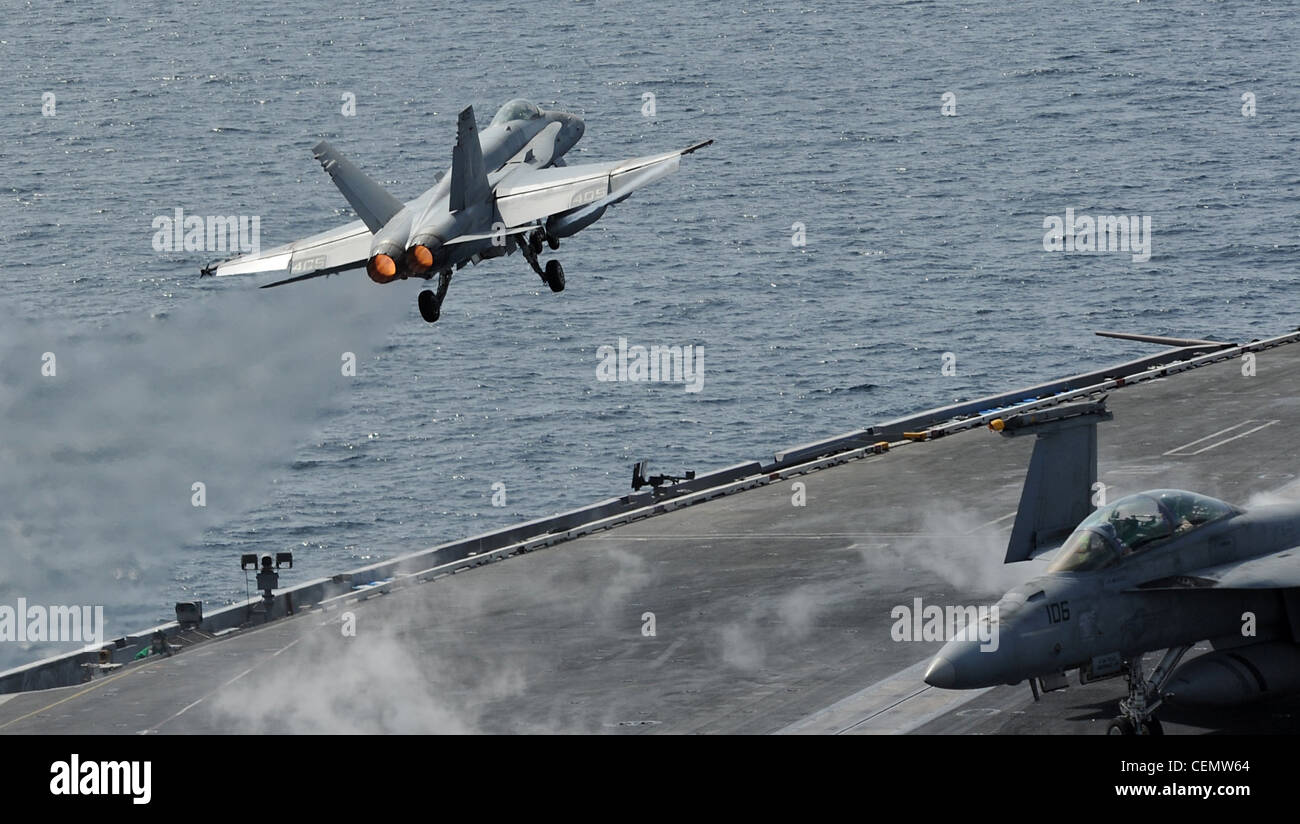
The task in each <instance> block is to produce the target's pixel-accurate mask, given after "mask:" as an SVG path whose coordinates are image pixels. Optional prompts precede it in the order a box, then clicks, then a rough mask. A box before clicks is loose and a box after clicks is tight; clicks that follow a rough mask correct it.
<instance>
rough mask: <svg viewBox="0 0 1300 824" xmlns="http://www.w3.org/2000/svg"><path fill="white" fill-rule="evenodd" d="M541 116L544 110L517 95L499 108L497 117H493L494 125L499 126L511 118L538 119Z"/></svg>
mask: <svg viewBox="0 0 1300 824" xmlns="http://www.w3.org/2000/svg"><path fill="white" fill-rule="evenodd" d="M541 116H542V110H541V109H539V108H537V106H536V105H535V104H533V103H530V102H529V101H527V100H524V99H523V98H522V97H517V98H515V99H514V100H511V101H510V102H508V103H506V104H505V105H504V106H502V107H501V108H500V109H498V110H497V114H496V117H494V118H492V125H493V126H499V125H501V124H502V123H509V122H510V121H511V120H536V119H537V118H539V117H541Z"/></svg>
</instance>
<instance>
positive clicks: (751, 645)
mask: <svg viewBox="0 0 1300 824" xmlns="http://www.w3.org/2000/svg"><path fill="white" fill-rule="evenodd" d="M1297 337H1300V336H1297V335H1295V334H1292V335H1286V336H1281V337H1279V338H1276V339H1272V340H1271V341H1266V342H1265V344H1267V345H1263V346H1258V347H1256V349H1253V350H1250V349H1248V350H1242V349H1237V348H1226V347H1225V348H1219V349H1213V348H1206V349H1198V350H1190V349H1189V350H1188V351H1186V352H1184V353H1183V354H1182V355H1181V356H1180V357H1181V359H1180V360H1167V361H1166V363H1164V364H1157V366H1156V367H1155V368H1154V369H1152V370H1148V371H1142V372H1139V373H1135V374H1134V375H1132V376H1130V377H1129V378H1128V379H1120V380H1109V381H1104V380H1101V379H1098V381H1095V382H1094V383H1093V384H1090V386H1089V388H1088V390H1087V392H1086V393H1084V394H1082V395H1079V396H1080V397H1091V398H1094V399H1095V398H1096V397H1099V396H1101V395H1107V396H1108V400H1107V406H1108V408H1109V410H1110V411H1111V412H1112V413H1113V415H1114V420H1113V421H1110V422H1105V423H1101V424H1099V425H1098V429H1097V433H1098V441H1099V458H1098V471H1099V480H1100V481H1101V482H1102V483H1104V484H1105V485H1106V488H1107V495H1108V496H1109V497H1111V498H1115V497H1118V496H1120V495H1124V494H1127V493H1130V492H1134V491H1138V490H1141V489H1146V488H1151V487H1177V488H1185V489H1191V490H1196V491H1198V492H1202V493H1205V494H1208V495H1212V496H1216V497H1219V498H1222V499H1224V500H1226V501H1230V502H1233V503H1245V502H1247V501H1249V500H1251V499H1258V498H1260V497H1261V496H1287V495H1288V494H1289V493H1290V492H1292V491H1294V490H1296V487H1295V486H1294V485H1293V484H1294V482H1295V481H1296V478H1297V466H1296V461H1295V454H1294V449H1293V445H1294V444H1295V443H1296V442H1297V440H1298V439H1300V421H1298V420H1297V417H1296V415H1295V414H1294V413H1295V411H1296V409H1297V406H1298V405H1300V393H1298V392H1297V386H1300V346H1295V345H1292V343H1293V341H1294V340H1296V339H1297ZM1153 351H1154V350H1153ZM1144 354H1150V352H1144ZM1191 358H1200V359H1202V360H1201V361H1197V362H1195V363H1189V361H1190V359H1191ZM1251 358H1253V363H1251V364H1250V366H1251V367H1252V368H1253V371H1254V374H1253V375H1249V374H1243V373H1245V372H1248V371H1250V370H1248V369H1246V368H1245V366H1246V363H1247V361H1249V360H1250V359H1251ZM1170 364H1173V365H1175V367H1176V368H1173V369H1169V368H1168V366H1169V365H1170ZM1189 365H1194V366H1195V368H1184V367H1187V366H1189ZM1089 366H1090V367H1091V366H1093V365H1089ZM1097 366H1101V365H1097ZM1103 377H1104V376H1103ZM1053 400H1054V398H1051V397H1046V398H1045V397H1038V398H1036V399H1035V400H1034V402H1035V403H1040V404H1041V403H1044V402H1052V401H1053ZM984 412H989V414H981V413H984ZM864 414H865V411H864ZM993 414H996V412H991V411H989V410H978V411H977V412H976V413H971V414H968V415H965V416H961V417H960V418H957V419H955V420H956V421H957V423H958V425H954V426H948V428H944V427H945V426H947V424H945V423H943V422H934V423H931V424H927V425H925V426H922V427H921V428H920V429H918V430H917V431H914V432H910V433H908V434H907V435H905V436H903V437H897V436H895V435H893V434H887V435H885V436H884V438H883V439H884V441H885V442H887V443H888V447H885V446H883V445H876V444H877V442H878V441H880V440H881V439H880V438H879V437H876V436H877V432H876V431H874V430H869V431H868V432H867V433H865V434H863V435H862V436H861V437H859V438H857V439H856V440H851V442H850V443H849V444H848V445H849V446H850V447H851V448H850V449H847V450H842V451H840V452H835V451H834V450H829V451H827V450H818V449H815V448H813V449H808V450H805V452H806V454H807V459H806V460H805V459H804V458H802V457H799V454H802V453H797V451H796V454H795V457H794V458H791V457H790V456H789V455H787V456H786V457H787V460H785V461H784V462H783V463H782V462H780V461H778V463H777V465H774V466H765V467H762V471H761V472H748V473H746V472H738V473H733V475H734V477H730V478H728V479H727V481H726V482H725V483H723V484H720V485H719V486H718V487H717V488H716V489H713V490H710V489H707V488H701V487H707V486H708V485H707V484H697V485H696V486H695V487H692V488H690V490H689V493H687V492H682V493H680V494H676V495H674V494H671V491H670V490H667V489H665V490H664V491H663V492H661V493H660V494H659V495H658V496H657V497H655V498H653V499H648V500H649V501H650V503H649V505H648V506H647V507H645V509H646V510H647V511H646V512H644V513H643V514H645V515H646V516H647V517H636V518H627V517H619V518H616V519H610V522H609V523H599V522H597V523H595V524H594V526H593V525H591V524H587V525H586V526H585V527H584V528H583V529H578V530H577V533H579V534H578V537H572V538H570V537H568V535H567V534H564V535H560V534H552V535H551V536H550V537H549V538H545V536H543V538H545V539H544V540H539V539H538V538H537V536H526V539H525V540H521V541H518V542H516V543H515V544H512V545H510V546H506V547H500V548H492V549H491V550H490V551H486V552H483V553H478V554H475V553H462V554H461V555H460V556H459V557H458V558H455V559H454V561H447V562H445V563H444V562H443V561H442V560H441V559H440V557H435V556H430V557H429V558H428V559H427V560H425V561H423V562H420V561H419V559H416V560H412V561H408V562H405V563H404V564H402V565H399V566H398V567H394V568H393V569H392V570H388V571H385V572H384V574H383V576H382V577H380V578H378V579H377V580H373V581H370V580H366V579H365V576H362V575H357V574H355V573H354V574H353V575H352V576H350V577H349V578H348V579H347V583H348V585H347V586H345V587H343V588H342V589H340V590H338V591H337V592H334V593H333V594H330V593H327V594H326V595H325V596H324V597H316V598H312V597H307V595H306V594H305V593H304V594H303V595H302V596H301V597H299V598H297V599H295V601H294V603H293V604H292V613H293V614H291V615H285V616H283V617H274V618H273V620H265V616H262V617H261V618H258V617H257V616H256V615H253V616H252V618H253V620H252V621H251V622H248V621H242V620H241V621H240V622H239V623H242V624H245V626H243V628H230V629H229V630H228V631H223V630H217V629H215V628H214V627H213V626H208V625H200V626H199V627H198V628H196V629H193V630H190V631H181V629H178V628H176V627H170V628H168V629H166V632H167V634H168V637H169V640H170V643H171V644H172V647H171V649H172V651H173V654H171V655H168V656H157V655H151V656H148V657H146V658H144V659H143V660H139V661H134V660H131V659H132V658H134V655H129V653H134V652H135V650H136V648H137V646H138V643H142V641H139V639H132V641H131V644H129V645H128V644H119V646H120V647H122V650H121V652H120V653H114V654H113V655H112V656H111V658H112V660H113V662H114V665H113V666H112V667H105V668H102V669H100V670H96V671H95V672H96V674H95V677H93V678H91V679H90V680H87V681H85V682H84V683H75V684H70V685H67V686H59V687H56V688H52V689H30V686H31V685H32V683H33V682H32V681H31V678H35V677H36V676H35V675H33V673H37V672H38V671H41V669H40V667H33V668H31V669H30V671H29V672H28V673H27V675H25V676H24V677H26V678H28V680H27V681H26V682H24V683H26V684H27V685H28V687H29V688H28V689H27V691H20V692H13V691H6V692H5V694H0V732H4V733H74V732H75V733H120V734H138V733H150V734H153V733H158V734H174V733H192V732H231V733H235V732H255V731H267V732H315V731H322V732H337V731H341V732H490V733H506V732H629V733H658V732H674V733H688V732H689V733H727V732H735V733H815V734H832V733H853V734H873V733H964V732H973V733H1021V732H1031V733H1044V732H1050V733H1072V734H1079V733H1083V734H1103V733H1104V731H1105V728H1106V724H1107V722H1108V721H1109V720H1110V719H1111V718H1112V717H1113V716H1114V715H1115V702H1116V701H1117V700H1118V699H1119V698H1120V697H1121V696H1122V695H1123V694H1124V689H1125V687H1124V681H1123V679H1122V678H1117V679H1111V680H1107V681H1101V682H1098V683H1094V684H1090V685H1087V686H1081V685H1080V684H1079V683H1078V681H1077V679H1072V681H1071V685H1070V686H1069V687H1068V688H1067V689H1064V690H1059V691H1055V692H1051V693H1046V694H1044V695H1043V696H1042V697H1041V700H1038V701H1035V699H1034V696H1033V695H1031V692H1030V689H1029V687H1028V685H1027V684H1024V683H1022V684H1020V685H1017V686H1003V687H996V688H993V689H982V690H968V691H949V690H942V689H937V688H932V687H928V686H926V684H925V683H924V682H923V681H922V675H923V673H924V670H925V666H926V663H927V662H928V661H929V659H930V658H931V657H932V656H933V655H934V654H935V652H937V650H938V649H939V646H940V644H939V643H937V642H924V641H898V640H895V638H894V637H893V635H892V633H891V627H892V626H893V625H894V618H893V617H891V616H892V614H893V611H894V610H895V608H897V607H900V606H902V607H909V608H910V607H911V606H912V605H913V604H915V603H916V600H915V599H921V600H922V602H924V603H932V604H954V603H955V604H989V603H992V602H993V601H994V600H996V598H997V597H998V596H999V595H1000V594H1001V593H1002V592H1003V591H1004V590H1005V589H1006V588H1007V587H1008V586H1009V585H1012V584H1014V583H1017V582H1019V581H1021V580H1023V579H1025V578H1027V577H1029V575H1030V572H1029V571H1028V570H1027V569H1026V565H1025V564H1012V565H1004V564H1003V563H1002V558H1003V553H1004V551H1005V549H1006V543H1007V537H1008V532H1009V530H1010V527H1011V523H1012V520H1013V517H1014V513H1015V510H1016V507H1017V502H1018V500H1019V495H1020V488H1021V484H1022V482H1023V480H1024V477H1025V472H1026V468H1027V464H1028V460H1029V455H1030V451H1031V448H1032V440H1033V439H1032V438H1021V439H1015V438H1011V439H1008V438H1002V437H998V436H995V435H994V434H993V433H991V432H989V431H988V429H987V428H986V426H984V423H985V419H986V418H988V417H990V415H993ZM880 431H884V430H883V429H882V430H880ZM873 438H875V440H873ZM778 457H780V456H778ZM656 468H657V469H662V470H667V471H672V469H673V468H671V467H656ZM642 494H646V493H642ZM1296 494H1300V492H1297V493H1296ZM688 497H689V498H690V500H687V498H688ZM799 504H802V505H799ZM611 511H618V513H620V514H626V512H625V509H623V510H620V509H619V507H618V506H615V505H611ZM600 514H601V516H602V517H603V516H604V513H600ZM596 520H597V521H600V518H596ZM586 527H590V528H586ZM1027 563H1028V564H1033V563H1038V562H1027ZM317 572H325V571H317ZM390 572H391V574H390ZM313 574H315V573H313ZM334 583H335V584H337V583H338V581H337V579H335V580H334ZM322 586H324V585H322ZM316 591H319V592H326V589H320V588H318V590H316ZM277 603H279V602H277ZM240 608H241V609H245V610H246V613H247V610H248V609H251V607H247V606H243V607H240ZM284 609H285V611H289V607H288V606H285V607H284ZM248 614H251V613H248ZM118 664H121V666H117V665H118ZM76 665H77V666H78V667H80V668H82V669H86V670H87V671H89V669H90V668H88V667H87V666H86V660H83V659H78V661H77V662H76ZM47 669H48V668H47ZM101 672H102V674H99V673H101ZM2 677H3V676H2V675H0V679H2ZM11 680H12V679H11ZM37 685H39V684H37ZM1297 709H1300V704H1297V703H1296V702H1294V701H1291V702H1284V703H1271V704H1262V705H1257V706H1250V707H1245V708H1237V709H1233V710H1232V711H1222V712H1210V711H1202V710H1198V711H1196V712H1192V711H1190V710H1186V711H1184V710H1175V709H1169V710H1166V711H1165V712H1164V714H1163V718H1164V723H1165V730H1166V732H1167V733H1169V734H1188V733H1191V734H1199V733H1205V732H1215V731H1230V732H1255V731H1273V732H1279V731H1281V732H1295V731H1297V729H1298V728H1300V724H1297V722H1296V711H1297Z"/></svg>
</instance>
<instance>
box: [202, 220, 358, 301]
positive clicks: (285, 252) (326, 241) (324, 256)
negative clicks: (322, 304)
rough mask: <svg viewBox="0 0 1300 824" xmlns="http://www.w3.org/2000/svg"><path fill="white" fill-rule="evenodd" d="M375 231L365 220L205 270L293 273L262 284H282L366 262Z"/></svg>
mask: <svg viewBox="0 0 1300 824" xmlns="http://www.w3.org/2000/svg"><path fill="white" fill-rule="evenodd" d="M372 237H373V236H372V234H371V232H370V230H369V229H368V228H366V224H365V223H364V222H363V221H360V220H356V221H353V222H352V223H349V224H347V225H346V226H340V227H339V228H337V229H331V230H330V231H328V232H321V233H320V234H318V235H312V236H311V237H306V238H303V239H302V240H296V241H294V242H293V243H288V244H285V245H284V246H277V247H276V248H274V249H270V250H268V251H265V252H259V253H258V254H255V255H244V256H242V257H237V258H234V259H232V260H227V261H222V262H221V263H216V264H212V265H209V266H206V267H204V268H203V270H202V271H203V274H205V275H216V276H217V277H226V276H228V275H251V274H255V273H258V272H277V273H281V274H285V275H291V277H289V278H287V279H285V280H281V281H276V282H275V283H268V284H266V286H264V287H262V288H264V289H265V288H267V287H270V286H279V285H280V284H282V283H292V282H294V281H299V280H307V279H308V278H313V277H321V276H323V275H332V274H334V273H335V272H342V271H344V270H347V269H356V268H360V267H362V266H365V265H366V260H367V259H369V257H370V240H371V238H372Z"/></svg>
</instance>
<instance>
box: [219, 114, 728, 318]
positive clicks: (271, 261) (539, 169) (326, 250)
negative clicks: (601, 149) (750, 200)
mask: <svg viewBox="0 0 1300 824" xmlns="http://www.w3.org/2000/svg"><path fill="white" fill-rule="evenodd" d="M585 128H586V127H585V124H584V123H583V121H582V118H580V117H578V116H577V115H574V114H570V113H568V112H563V111H555V110H543V109H540V108H538V107H537V106H536V105H535V104H533V103H530V102H529V101H527V100H522V99H516V100H511V101H510V102H508V103H506V104H505V105H504V106H502V107H501V109H500V110H499V111H498V112H497V113H496V116H495V117H494V118H492V123H491V125H489V126H488V127H487V128H486V129H484V130H483V131H482V132H479V131H478V128H477V125H476V123H475V120H474V107H473V106H470V107H467V108H466V109H465V110H464V111H462V112H461V113H460V117H459V120H458V122H457V134H456V147H455V150H454V151H453V153H452V163H451V170H450V171H449V172H448V173H447V174H446V175H444V176H443V177H442V178H440V179H439V180H438V181H437V183H435V185H434V186H433V187H432V188H430V189H428V190H427V191H425V192H424V194H422V195H420V196H419V197H417V198H415V199H414V200H412V201H410V202H408V203H402V201H400V200H398V199H397V198H395V197H394V196H393V195H391V194H389V193H388V192H387V191H385V190H384V189H383V187H381V186H380V185H379V184H378V183H376V182H375V181H374V180H372V179H371V178H370V177H368V176H367V175H366V174H365V173H364V172H362V171H361V170H360V169H359V168H357V167H356V166H355V165H353V164H352V163H351V162H350V161H349V160H347V159H346V158H345V157H343V156H342V155H341V154H339V152H338V151H337V150H336V149H335V148H334V147H332V146H331V145H329V143H327V142H325V141H321V142H320V143H318V144H316V146H314V147H313V149H312V152H313V154H314V155H315V157H316V159H317V160H319V161H320V164H321V166H322V167H323V168H324V169H325V171H326V172H328V173H329V175H330V177H331V178H332V179H333V180H334V183H335V185H337V186H338V188H339V191H340V192H342V193H343V197H345V198H346V199H347V201H348V203H349V204H351V206H352V208H353V209H354V210H355V211H356V213H357V216H358V217H359V218H360V220H357V221H355V222H353V223H349V224H348V225H346V226H343V227H340V228H338V229H334V230H332V231H329V232H324V233H322V234H318V235H313V236H311V237H308V238H304V239H302V240H298V241H295V242H293V243H290V244H287V245H285V246H280V247H278V248H275V249H271V250H270V251H267V252H263V253H258V254H254V255H244V256H242V257H238V258H234V259H233V260H228V261H225V262H222V263H217V264H215V265H211V266H207V267H204V268H203V270H202V274H203V275H217V276H225V275H247V274H254V273H260V272H281V273H284V274H287V275H289V277H286V278H283V279H281V280H277V281H275V282H273V283H268V284H265V285H264V286H262V288H263V289H268V288H270V287H273V286H282V285H284V284H286V283H296V282H297V281H300V280H308V279H309V278H316V277H323V276H326V275H332V274H335V273H336V272H343V271H347V270H350V269H362V268H364V269H365V270H366V274H368V275H369V276H370V279H371V280H373V281H374V282H375V283H381V284H384V283H392V282H393V281H395V280H405V279H407V278H412V277H414V278H423V279H425V280H431V279H432V278H434V277H435V276H436V277H437V278H438V288H437V291H436V292H434V291H431V290H428V289H426V290H424V291H422V292H420V297H419V307H420V315H421V316H422V317H423V318H424V319H425V320H426V321H428V322H429V323H433V322H434V321H436V320H437V319H438V315H439V314H440V312H441V309H442V301H443V299H444V298H445V297H446V295H447V287H448V286H449V285H450V284H451V277H452V273H453V272H454V271H456V270H458V269H461V268H463V267H464V266H465V265H466V264H477V263H479V262H480V261H482V260H486V259H489V258H494V257H501V256H503V255H507V254H512V253H513V252H514V251H515V250H516V249H518V250H519V251H521V252H522V253H523V256H524V259H525V260H527V261H528V264H529V265H530V266H531V267H532V269H533V271H534V272H536V273H537V274H538V275H539V276H540V277H541V278H542V280H543V281H545V283H546V284H547V286H549V287H550V288H551V291H553V292H559V291H562V290H563V289H564V268H563V267H562V266H561V265H560V262H559V261H558V260H554V259H552V260H550V261H548V262H547V263H546V266H545V268H543V267H542V266H541V264H540V262H539V260H538V255H539V254H540V253H541V251H542V245H543V243H545V244H546V245H548V246H550V248H551V249H552V250H555V249H558V248H559V241H560V239H561V238H565V237H569V236H570V235H574V234H576V233H578V232H580V231H582V230H583V229H585V228H587V227H588V226H590V225H591V224H593V223H595V222H596V221H597V220H599V219H600V217H601V216H602V215H604V214H605V210H606V209H608V208H609V207H610V206H613V205H614V204H616V203H619V202H621V201H623V200H624V199H626V198H627V197H628V196H629V195H630V194H632V192H634V191H636V190H637V189H639V188H641V187H642V186H645V185H647V184H649V183H652V182H654V181H656V180H658V179H659V178H661V177H664V176H665V175H668V174H670V173H671V172H673V171H675V170H676V169H677V166H678V163H679V162H680V160H681V157H682V156H683V155H688V154H690V153H691V152H694V151H695V150H696V149H699V148H702V147H704V146H707V145H709V144H710V143H712V142H713V141H712V140H706V141H704V142H702V143H696V144H695V145H693V146H689V147H687V148H685V149H681V150H680V151H674V152H665V153H663V154H657V155H647V156H643V157H636V158H632V159H630V160H623V161H616V162H612V163H587V164H582V165H575V166H568V165H566V164H565V162H564V159H563V158H564V155H565V154H566V153H567V152H568V151H569V150H570V149H572V148H573V146H574V144H576V143H577V142H578V140H579V139H580V138H581V137H582V135H583V132H584V131H585Z"/></svg>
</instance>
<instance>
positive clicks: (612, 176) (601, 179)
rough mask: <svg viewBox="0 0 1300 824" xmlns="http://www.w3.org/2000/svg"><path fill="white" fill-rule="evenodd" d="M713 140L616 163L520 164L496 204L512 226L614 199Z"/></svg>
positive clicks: (669, 171)
mask: <svg viewBox="0 0 1300 824" xmlns="http://www.w3.org/2000/svg"><path fill="white" fill-rule="evenodd" d="M712 142H713V141H712V140H706V141H704V142H703V143H697V144H695V145H694V146H690V147H687V148H685V149H681V150H679V151H675V152H665V153H664V154H658V155H646V156H644V157H634V158H632V159H631V160H620V161H615V162H612V163H583V164H580V165H577V166H551V167H549V168H545V169H536V168H521V169H519V170H518V171H516V172H514V173H512V174H510V175H508V176H507V177H505V178H504V179H503V180H502V181H501V182H500V183H499V184H497V187H496V203H497V209H498V211H500V213H501V219H502V220H504V221H505V223H506V226H507V227H511V228H513V227H516V226H522V225H525V224H530V223H533V222H535V221H537V220H541V219H543V218H546V217H550V216H551V215H554V214H559V213H560V212H567V211H569V210H571V209H576V208H579V207H581V206H591V205H594V204H601V205H606V206H609V205H613V204H615V203H618V202H619V201H621V200H623V199H624V198H626V197H627V196H628V195H630V194H632V192H634V191H636V190H637V189H640V188H641V187H642V186H645V185H647V184H650V183H653V182H654V181H656V180H658V179H659V178H661V177H664V176H666V175H669V174H672V173H673V172H674V171H676V170H677V165H678V163H679V161H680V160H681V158H682V155H687V154H690V153H691V152H693V151H695V150H696V149H700V148H703V147H704V146H707V145H709V144H710V143H712Z"/></svg>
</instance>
